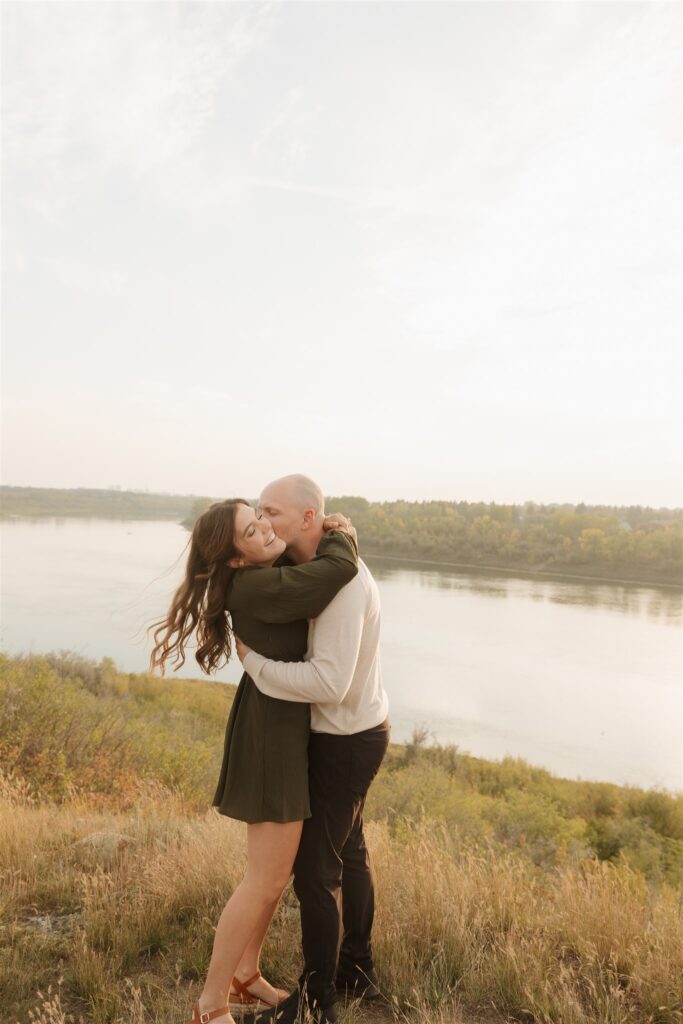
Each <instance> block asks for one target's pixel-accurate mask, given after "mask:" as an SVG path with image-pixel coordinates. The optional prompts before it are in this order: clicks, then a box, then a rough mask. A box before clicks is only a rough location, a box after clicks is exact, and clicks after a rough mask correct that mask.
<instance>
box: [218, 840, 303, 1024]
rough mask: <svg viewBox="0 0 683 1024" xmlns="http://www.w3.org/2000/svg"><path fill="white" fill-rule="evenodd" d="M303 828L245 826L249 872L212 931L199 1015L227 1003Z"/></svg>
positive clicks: (282, 884)
mask: <svg viewBox="0 0 683 1024" xmlns="http://www.w3.org/2000/svg"><path fill="white" fill-rule="evenodd" d="M302 826H303V822H301V821H292V822H287V823H286V824H277V823H274V822H262V823H261V824H258V825H247V851H248V853H247V870H246V872H245V875H244V878H243V879H242V881H241V882H240V884H239V885H238V886H237V888H236V889H235V891H234V892H233V894H232V896H231V897H230V899H229V900H228V902H227V903H226V905H225V908H224V909H223V913H222V914H221V916H220V918H219V921H218V925H217V926H216V934H215V937H214V940H213V952H212V954H211V962H210V963H209V970H208V972H207V975H206V981H205V983H204V989H203V991H202V994H201V996H200V997H199V1009H200V1010H201V1011H202V1012H206V1011H209V1010H215V1009H218V1007H219V1006H225V1004H226V1003H227V1002H228V993H229V991H230V983H231V981H232V978H233V975H234V974H235V971H236V969H237V965H238V964H239V962H240V960H241V959H242V957H243V955H244V952H245V950H246V949H247V947H248V946H249V944H250V942H252V941H257V935H256V932H257V928H259V927H262V926H263V923H264V920H265V917H266V914H267V913H268V912H269V913H270V917H269V918H268V923H269V922H270V918H272V916H273V913H274V912H275V906H277V901H278V900H279V898H280V896H281V895H282V891H283V889H284V887H285V885H286V884H287V881H288V879H289V876H290V875H291V873H292V866H293V864H294V858H295V856H296V851H297V850H298V848H299V840H300V838H301V829H302ZM266 928H267V925H266ZM264 935H265V932H264ZM262 942H263V939H261V943H262ZM259 949H260V945H259ZM247 977H248V975H247ZM229 1020H230V1016H229V1014H228V1013H227V1011H226V1013H225V1016H224V1017H222V1016H221V1017H217V1018H216V1021H217V1024H221V1022H222V1024H225V1022H226V1021H229Z"/></svg>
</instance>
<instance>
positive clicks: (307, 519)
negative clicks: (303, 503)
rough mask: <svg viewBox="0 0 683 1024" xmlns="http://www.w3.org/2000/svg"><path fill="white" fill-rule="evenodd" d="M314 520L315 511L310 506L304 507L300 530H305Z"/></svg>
mask: <svg viewBox="0 0 683 1024" xmlns="http://www.w3.org/2000/svg"><path fill="white" fill-rule="evenodd" d="M314 520H315V512H314V510H313V509H312V508H306V509H304V524H303V526H302V527H301V529H302V530H307V529H308V528H309V526H310V525H311V523H312V522H313V521H314Z"/></svg>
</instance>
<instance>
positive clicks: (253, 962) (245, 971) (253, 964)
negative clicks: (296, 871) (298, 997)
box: [235, 898, 280, 1003]
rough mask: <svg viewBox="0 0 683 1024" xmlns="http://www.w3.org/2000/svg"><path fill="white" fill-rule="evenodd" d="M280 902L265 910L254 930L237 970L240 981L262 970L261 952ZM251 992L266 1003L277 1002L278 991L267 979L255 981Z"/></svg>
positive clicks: (251, 986)
mask: <svg viewBox="0 0 683 1024" xmlns="http://www.w3.org/2000/svg"><path fill="white" fill-rule="evenodd" d="M279 902H280V900H279V898H278V899H276V900H274V902H273V903H272V904H271V906H269V907H266V908H265V909H264V911H263V914H262V915H261V917H260V919H259V921H258V923H257V925H256V928H255V929H254V933H253V935H252V936H251V938H250V939H249V942H248V944H247V947H246V949H245V950H244V953H243V954H242V959H241V960H240V962H239V964H238V965H237V968H236V969H235V977H236V978H237V979H238V980H239V981H242V982H244V981H247V980H248V979H249V978H253V977H254V975H255V974H256V972H257V971H258V970H259V969H260V960H261V950H262V948H263V943H264V941H265V938H266V935H267V934H268V929H269V928H270V923H271V921H272V920H273V915H274V913H275V911H276V910H277V905H278V903H279ZM249 991H250V992H253V993H254V995H255V996H258V997H259V999H264V1000H265V1001H266V1002H269V1003H275V1002H277V995H278V994H277V991H276V989H275V988H273V986H272V985H271V984H270V982H268V981H266V979H265V978H259V980H258V981H255V982H254V983H253V985H250V986H249Z"/></svg>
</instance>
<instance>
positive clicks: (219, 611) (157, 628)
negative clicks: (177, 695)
mask: <svg viewBox="0 0 683 1024" xmlns="http://www.w3.org/2000/svg"><path fill="white" fill-rule="evenodd" d="M239 505H247V506H248V505H249V502H248V501H245V500H244V499H243V498H229V499H228V500H227V501H216V502H214V504H213V505H210V506H209V507H208V508H207V509H206V511H205V512H202V514H201V515H200V516H199V518H198V519H197V521H196V523H195V524H194V527H193V529H192V536H191V537H190V541H189V545H190V551H189V554H188V556H187V565H186V568H185V579H184V580H183V582H182V583H181V584H180V586H179V587H178V589H177V590H176V592H175V594H174V595H173V600H172V602H171V607H170V609H169V612H168V615H167V616H166V618H165V619H161V620H160V621H159V622H154V623H152V625H151V626H150V627H149V629H148V630H147V633H148V635H149V631H150V630H152V629H153V630H154V649H153V650H152V654H151V656H150V672H153V671H154V670H155V669H156V668H158V669H160V670H161V674H162V675H164V672H165V664H166V661H167V660H168V659H169V658H172V659H173V663H174V665H175V669H174V671H176V672H177V671H178V669H179V668H182V666H183V665H184V664H185V645H186V643H187V641H188V640H189V638H190V637H191V635H192V633H193V632H194V631H195V629H196V631H197V652H196V654H195V658H196V659H197V661H198V662H199V665H200V666H201V669H202V671H203V672H206V673H207V675H208V674H209V673H210V672H213V671H214V670H215V669H216V668H219V667H220V665H221V662H222V659H223V658H225V661H226V662H227V661H228V660H229V658H230V653H231V650H232V628H231V623H230V618H229V616H228V613H227V612H226V610H225V596H226V593H227V589H228V585H229V583H230V580H231V578H232V574H233V573H234V571H235V570H234V569H233V568H231V567H230V565H229V564H228V563H229V561H230V559H231V558H234V557H235V556H237V555H239V551H238V549H237V547H236V546H235V513H236V512H237V508H238V506H239Z"/></svg>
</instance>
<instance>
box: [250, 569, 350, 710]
mask: <svg viewBox="0 0 683 1024" xmlns="http://www.w3.org/2000/svg"><path fill="white" fill-rule="evenodd" d="M364 620H365V588H364V587H363V586H362V585H361V584H360V583H359V582H357V583H354V584H353V585H352V586H346V587H344V588H343V590H340V592H339V593H338V594H337V596H336V597H335V599H334V600H333V601H332V602H331V603H330V605H329V606H328V607H327V608H326V609H325V611H324V612H323V613H322V614H321V615H320V617H319V618H318V621H317V622H316V624H315V633H314V636H313V650H312V654H311V658H310V660H309V661H271V660H270V659H269V658H264V657H263V656H262V655H260V654H257V652H256V651H249V653H248V654H247V655H246V657H245V658H244V662H243V664H244V669H245V671H246V672H247V673H248V674H249V675H250V676H251V678H252V679H253V680H254V683H255V684H256V686H257V687H258V689H259V690H260V691H261V693H265V694H266V695H267V696H268V697H278V698H279V699H280V700H292V701H299V702H303V703H308V704H341V702H342V701H343V699H344V697H345V696H346V694H347V693H348V689H349V686H350V685H351V680H352V679H353V674H354V672H355V670H356V663H357V661H358V654H359V651H360V643H361V637H362V635H363V623H364Z"/></svg>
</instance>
